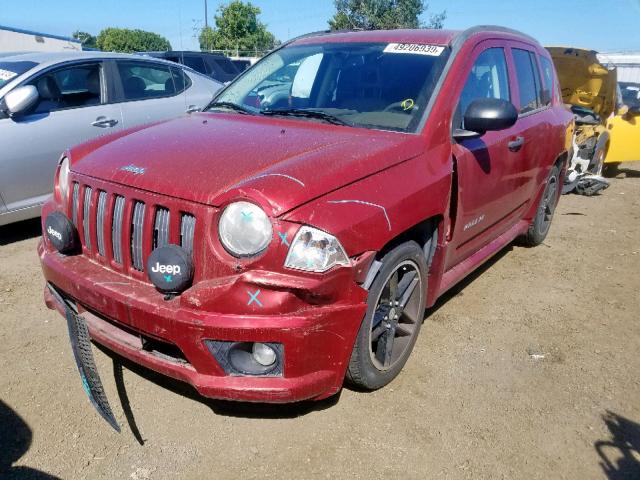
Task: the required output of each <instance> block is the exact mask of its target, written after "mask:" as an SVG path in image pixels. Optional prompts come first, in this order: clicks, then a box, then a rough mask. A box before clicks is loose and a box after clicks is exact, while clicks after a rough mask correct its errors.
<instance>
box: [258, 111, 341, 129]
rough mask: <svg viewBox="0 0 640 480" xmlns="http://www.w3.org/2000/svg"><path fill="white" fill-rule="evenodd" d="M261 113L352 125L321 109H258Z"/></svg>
mask: <svg viewBox="0 0 640 480" xmlns="http://www.w3.org/2000/svg"><path fill="white" fill-rule="evenodd" d="M260 113H261V114H262V115H273V116H276V115H278V116H280V115H281V116H283V117H307V118H317V119H319V120H324V121H325V122H327V123H332V124H333V125H344V126H347V127H353V124H352V123H349V122H347V121H345V120H342V119H341V118H338V117H336V116H335V115H331V114H330V113H327V112H323V111H322V110H307V109H304V108H283V109H276V110H260Z"/></svg>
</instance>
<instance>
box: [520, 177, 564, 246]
mask: <svg viewBox="0 0 640 480" xmlns="http://www.w3.org/2000/svg"><path fill="white" fill-rule="evenodd" d="M559 177H560V169H559V168H558V166H557V165H554V167H553V168H552V169H551V172H550V173H549V178H548V179H547V186H546V187H545V189H544V193H543V194H542V198H541V199H540V203H539V204H538V209H537V210H536V216H535V218H534V219H533V222H532V223H531V225H530V226H529V230H528V231H527V233H526V234H524V235H523V237H522V243H523V244H524V245H525V246H527V247H535V246H538V245H540V244H541V243H542V242H544V239H545V238H547V234H548V233H549V228H550V227H551V221H552V220H553V214H554V213H555V210H556V205H557V203H558V194H559V189H560V178H559Z"/></svg>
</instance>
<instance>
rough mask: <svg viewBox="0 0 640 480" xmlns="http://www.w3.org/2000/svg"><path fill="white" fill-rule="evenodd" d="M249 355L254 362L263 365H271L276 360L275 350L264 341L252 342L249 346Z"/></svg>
mask: <svg viewBox="0 0 640 480" xmlns="http://www.w3.org/2000/svg"><path fill="white" fill-rule="evenodd" d="M251 355H252V356H253V359H254V360H255V361H256V362H258V363H259V364H260V365H263V366H265V367H268V366H269V365H273V364H274V363H275V361H276V352H275V351H274V350H273V348H271V347H270V346H269V345H265V344H264V343H259V342H258V343H254V344H253V347H252V348H251Z"/></svg>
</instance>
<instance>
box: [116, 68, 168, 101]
mask: <svg viewBox="0 0 640 480" xmlns="http://www.w3.org/2000/svg"><path fill="white" fill-rule="evenodd" d="M118 72H119V73H120V79H121V80H122V90H123V94H124V99H125V100H127V101H131V100H146V99H149V98H158V97H170V96H173V95H175V94H176V87H175V84H174V81H173V75H172V74H171V72H170V70H169V66H167V65H161V64H154V63H151V62H128V61H125V62H118Z"/></svg>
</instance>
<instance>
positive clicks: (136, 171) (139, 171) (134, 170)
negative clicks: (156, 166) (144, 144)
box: [120, 164, 147, 175]
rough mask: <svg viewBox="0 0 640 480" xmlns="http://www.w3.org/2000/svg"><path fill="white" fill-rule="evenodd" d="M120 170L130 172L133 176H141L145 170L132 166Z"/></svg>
mask: <svg viewBox="0 0 640 480" xmlns="http://www.w3.org/2000/svg"><path fill="white" fill-rule="evenodd" d="M120 170H122V171H123V172H130V173H133V174H134V175H142V174H143V173H144V172H145V171H146V170H147V169H146V168H144V167H137V166H135V165H133V164H130V165H127V166H126V167H120Z"/></svg>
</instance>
